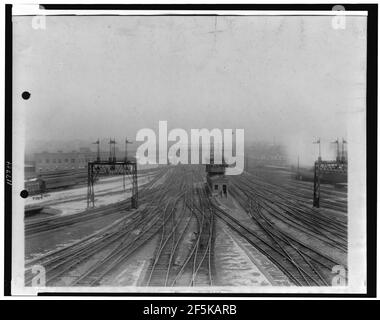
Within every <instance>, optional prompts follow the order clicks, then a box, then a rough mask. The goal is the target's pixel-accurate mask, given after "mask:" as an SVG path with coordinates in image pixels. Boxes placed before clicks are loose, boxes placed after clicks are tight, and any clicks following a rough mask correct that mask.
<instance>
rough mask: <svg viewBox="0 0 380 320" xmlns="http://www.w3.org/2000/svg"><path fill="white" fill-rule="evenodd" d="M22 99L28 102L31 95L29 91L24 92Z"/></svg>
mask: <svg viewBox="0 0 380 320" xmlns="http://www.w3.org/2000/svg"><path fill="white" fill-rule="evenodd" d="M21 96H22V98H23V99H24V100H28V99H29V98H30V93H29V92H28V91H24V92H23V93H22V94H21Z"/></svg>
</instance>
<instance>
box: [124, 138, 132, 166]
mask: <svg viewBox="0 0 380 320" xmlns="http://www.w3.org/2000/svg"><path fill="white" fill-rule="evenodd" d="M128 144H132V142H131V141H129V140H128V139H127V138H125V155H124V158H125V161H127V160H128V151H127V150H128V148H127V147H128Z"/></svg>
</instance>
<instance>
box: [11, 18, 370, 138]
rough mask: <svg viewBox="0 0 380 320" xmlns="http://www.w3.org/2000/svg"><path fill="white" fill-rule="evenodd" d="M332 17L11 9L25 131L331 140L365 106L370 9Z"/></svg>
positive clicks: (54, 134) (60, 135)
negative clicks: (41, 17) (38, 25)
mask: <svg viewBox="0 0 380 320" xmlns="http://www.w3.org/2000/svg"><path fill="white" fill-rule="evenodd" d="M331 19H332V17H311V16H306V17H299V16H288V17H286V16H283V17H281V16H279V17H257V16H251V17H232V16H230V17H226V16H224V17H217V18H215V17H126V16H125V17H121V16H119V17H75V16H71V17H47V21H46V29H45V30H34V29H33V28H32V23H31V17H14V18H13V21H14V26H13V28H14V29H13V31H14V75H13V76H14V107H24V108H25V107H26V108H27V110H26V112H25V115H26V118H25V122H26V130H27V140H31V139H63V140H64V139H75V138H80V139H81V138H83V139H95V138H97V137H98V136H99V137H109V136H112V137H113V136H115V137H117V138H122V137H124V136H128V137H130V138H131V139H134V138H135V136H136V132H137V130H138V129H141V128H144V127H148V128H152V129H156V128H157V126H158V120H167V121H168V125H169V129H170V128H175V127H181V128H184V129H187V130H188V129H190V128H202V127H205V128H209V129H212V128H213V127H217V128H221V129H223V128H243V129H245V138H246V140H263V139H270V140H272V139H273V137H276V139H277V140H278V141H280V140H281V139H296V140H297V139H298V140H299V141H298V144H300V143H301V144H302V143H306V141H307V143H310V139H313V138H314V137H317V136H321V137H323V138H325V139H331V140H333V139H334V138H335V139H336V137H342V136H346V125H347V121H346V116H347V114H348V113H352V112H364V109H365V69H366V58H365V57H366V17H347V18H346V29H344V30H334V29H333V28H332V25H331ZM24 90H28V91H30V93H31V98H30V100H29V101H27V102H25V101H22V100H21V98H20V94H21V92H22V91H24Z"/></svg>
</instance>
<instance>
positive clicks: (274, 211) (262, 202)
mask: <svg viewBox="0 0 380 320" xmlns="http://www.w3.org/2000/svg"><path fill="white" fill-rule="evenodd" d="M228 181H229V182H228V183H229V186H228V196H226V197H218V196H213V195H212V194H211V193H210V190H209V188H208V184H207V182H206V171H205V166H202V165H176V166H172V165H168V166H160V167H156V168H154V169H150V170H146V171H141V172H138V189H139V190H138V194H139V199H138V201H139V205H138V208H133V207H132V206H131V202H130V197H131V191H130V189H131V182H130V181H129V180H128V181H127V185H126V187H125V190H124V189H123V187H122V177H121V176H111V177H101V178H100V179H99V181H97V184H96V190H95V191H96V200H95V206H94V207H89V208H87V207H86V192H87V189H86V185H85V184H82V185H77V186H75V187H73V188H68V189H64V190H54V191H51V192H49V193H48V195H46V194H45V195H44V196H43V197H40V198H38V197H34V198H32V197H30V199H27V200H26V209H28V208H29V209H30V208H35V207H37V208H40V209H41V208H43V210H42V211H41V212H39V213H36V214H31V215H26V216H25V270H26V271H25V285H26V286H32V285H33V277H34V275H33V272H32V268H33V266H35V265H42V266H43V267H44V268H45V270H46V285H47V286H70V287H73V286H81V287H88V286H137V287H174V288H176V287H206V288H210V287H218V286H219V287H229V286H239V287H247V288H250V287H255V286H256V287H257V286H331V285H332V280H333V277H334V275H335V274H334V273H333V272H332V270H333V268H334V266H337V265H338V266H343V267H344V268H347V189H346V187H343V188H342V187H341V188H336V187H334V185H330V184H324V185H322V186H321V205H320V208H315V207H313V182H308V181H300V180H295V179H293V178H292V175H291V172H290V170H287V169H284V168H282V169H281V168H280V169H279V168H270V167H261V168H254V169H252V170H250V171H249V172H247V171H244V172H243V173H242V174H241V175H237V176H229V177H228Z"/></svg>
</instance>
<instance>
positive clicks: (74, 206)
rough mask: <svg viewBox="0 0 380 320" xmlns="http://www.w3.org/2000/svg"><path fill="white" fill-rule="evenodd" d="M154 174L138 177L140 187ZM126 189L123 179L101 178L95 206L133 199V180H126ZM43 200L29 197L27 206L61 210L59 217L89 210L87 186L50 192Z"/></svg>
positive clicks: (96, 188)
mask: <svg viewBox="0 0 380 320" xmlns="http://www.w3.org/2000/svg"><path fill="white" fill-rule="evenodd" d="M153 177H154V174H150V175H145V176H141V177H138V185H139V187H140V186H142V185H145V184H146V183H148V182H149V181H150V180H151V179H153ZM125 188H126V191H123V177H122V176H116V177H115V176H113V177H106V178H100V179H99V180H98V181H97V182H96V183H95V185H94V189H95V206H96V207H99V206H102V205H107V204H112V203H117V202H120V201H123V200H126V199H128V198H129V197H131V190H130V189H131V188H132V180H131V178H129V177H126V178H125ZM48 195H49V196H47V197H46V195H45V196H44V197H43V198H42V199H40V198H39V199H33V198H32V197H28V198H27V199H26V201H25V205H41V206H47V207H49V208H52V209H56V210H59V211H60V213H59V215H68V214H75V213H78V212H82V211H84V210H85V209H86V208H87V200H86V199H87V185H83V186H81V187H78V188H73V189H67V190H60V191H55V192H50V193H49V194H48Z"/></svg>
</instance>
